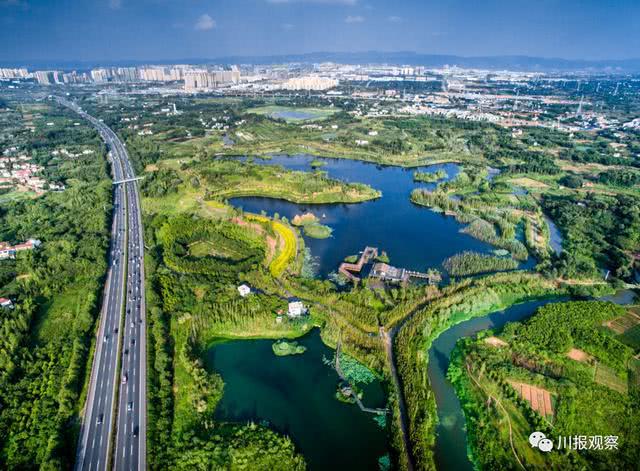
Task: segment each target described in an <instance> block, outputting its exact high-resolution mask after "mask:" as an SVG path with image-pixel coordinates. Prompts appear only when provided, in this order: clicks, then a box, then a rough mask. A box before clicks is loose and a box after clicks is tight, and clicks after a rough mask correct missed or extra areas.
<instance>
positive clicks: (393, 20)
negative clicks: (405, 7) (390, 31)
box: [387, 15, 402, 23]
mask: <svg viewBox="0 0 640 471" xmlns="http://www.w3.org/2000/svg"><path fill="white" fill-rule="evenodd" d="M387 21H390V22H391V23H402V17H401V16H395V15H392V16H390V17H388V18H387Z"/></svg>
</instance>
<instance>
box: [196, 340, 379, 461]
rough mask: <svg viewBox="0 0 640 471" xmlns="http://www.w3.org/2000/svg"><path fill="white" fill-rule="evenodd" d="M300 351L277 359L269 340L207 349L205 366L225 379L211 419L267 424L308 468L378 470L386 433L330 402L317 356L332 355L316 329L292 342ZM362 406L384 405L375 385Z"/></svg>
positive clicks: (333, 377) (330, 388)
mask: <svg viewBox="0 0 640 471" xmlns="http://www.w3.org/2000/svg"><path fill="white" fill-rule="evenodd" d="M297 341H298V343H300V344H301V345H304V346H305V347H307V351H306V352H305V353H303V354H301V355H291V356H284V357H278V356H276V355H274V353H273V351H272V349H271V345H272V344H273V342H274V341H273V340H234V341H228V342H223V343H217V344H213V345H212V346H211V347H210V348H209V350H208V351H207V352H206V355H205V366H206V368H207V369H209V370H210V371H216V372H217V373H219V374H221V375H222V378H223V380H224V383H225V386H224V395H223V397H222V399H221V401H220V403H219V404H218V407H217V409H216V418H217V419H219V420H225V421H234V422H245V421H249V420H252V421H254V422H260V421H263V420H264V421H267V422H268V423H269V426H270V427H271V428H273V429H274V430H276V431H278V432H281V433H283V434H286V435H288V436H290V437H291V438H292V440H293V441H294V443H295V445H296V449H297V450H298V451H299V452H300V453H302V454H303V455H304V457H305V460H306V461H307V464H308V466H309V469H311V470H326V469H351V470H360V469H362V470H371V469H374V470H375V469H378V465H377V462H378V458H379V457H381V456H383V455H385V454H386V453H387V438H386V433H385V430H383V429H382V428H381V427H380V426H379V425H377V424H376V423H375V422H374V420H373V417H374V415H373V414H370V413H366V412H362V411H361V410H360V409H359V408H358V406H357V405H355V404H345V403H342V402H339V401H338V400H337V399H336V398H335V392H336V387H337V384H338V381H339V378H338V375H337V374H336V372H335V371H334V370H333V368H331V367H330V366H327V365H325V364H324V363H323V362H322V358H323V357H326V358H328V359H332V358H333V353H334V352H333V350H331V349H329V348H328V347H326V346H325V345H324V344H323V343H322V340H321V339H320V334H319V331H318V329H314V330H313V331H312V332H311V333H309V334H307V335H306V336H304V337H302V338H300V339H298V340H297ZM363 402H364V404H365V405H366V406H367V407H384V406H385V405H386V404H385V394H384V391H383V389H382V386H381V384H380V383H379V382H374V383H372V384H369V385H366V386H365V387H364V398H363Z"/></svg>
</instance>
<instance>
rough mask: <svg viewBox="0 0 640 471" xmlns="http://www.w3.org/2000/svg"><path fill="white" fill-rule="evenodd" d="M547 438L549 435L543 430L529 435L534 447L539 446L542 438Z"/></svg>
mask: <svg viewBox="0 0 640 471" xmlns="http://www.w3.org/2000/svg"><path fill="white" fill-rule="evenodd" d="M545 438H547V436H546V435H545V434H544V433H542V432H537V431H536V432H533V433H532V434H531V435H529V443H530V444H531V446H532V447H533V448H537V447H538V444H539V443H540V440H542V439H545Z"/></svg>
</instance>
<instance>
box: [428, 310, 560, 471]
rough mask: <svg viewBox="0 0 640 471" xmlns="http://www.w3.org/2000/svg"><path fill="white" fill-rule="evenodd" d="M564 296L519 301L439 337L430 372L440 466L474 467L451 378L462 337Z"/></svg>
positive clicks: (516, 318)
mask: <svg viewBox="0 0 640 471" xmlns="http://www.w3.org/2000/svg"><path fill="white" fill-rule="evenodd" d="M562 300H564V299H560V298H556V299H548V300H539V301H529V302H525V303H522V304H516V305H515V306H511V307H510V308H508V309H505V310H504V311H498V312H494V313H492V314H489V315H488V316H484V317H478V318H476V319H471V320H468V321H465V322H461V323H460V324H457V325H454V326H453V327H451V328H449V329H448V330H446V331H445V332H443V333H442V334H440V336H439V337H438V338H436V339H435V341H434V342H433V344H432V345H431V348H430V349H429V366H428V370H427V373H428V375H429V383H430V384H431V389H432V390H433V393H434V395H435V399H436V406H437V409H438V420H439V423H438V426H437V428H436V449H435V451H436V453H435V458H436V466H437V468H438V469H440V470H472V469H473V465H472V464H471V462H470V461H469V459H468V458H467V433H466V428H465V421H464V414H463V413H462V407H461V406H460V401H459V400H458V396H456V392H455V389H454V388H453V385H452V384H451V383H450V382H449V380H448V379H447V370H448V369H449V363H450V361H449V359H450V358H451V352H453V349H454V348H455V346H456V342H457V341H458V339H460V338H462V337H469V336H471V335H475V334H476V333H478V332H480V331H482V330H487V329H500V328H502V327H503V326H504V325H505V324H506V323H507V322H517V321H521V320H524V319H527V318H528V317H531V316H532V315H533V313H534V312H535V311H536V309H538V307H540V306H542V305H544V304H547V303H550V302H559V301H562Z"/></svg>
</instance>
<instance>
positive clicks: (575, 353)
mask: <svg viewBox="0 0 640 471" xmlns="http://www.w3.org/2000/svg"><path fill="white" fill-rule="evenodd" d="M567 356H568V357H569V358H571V359H572V360H575V361H579V362H582V363H589V362H590V361H591V360H593V357H592V356H591V355H589V354H588V353H587V352H583V351H582V350H580V349H578V348H572V349H571V350H569V351H568V352H567Z"/></svg>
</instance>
